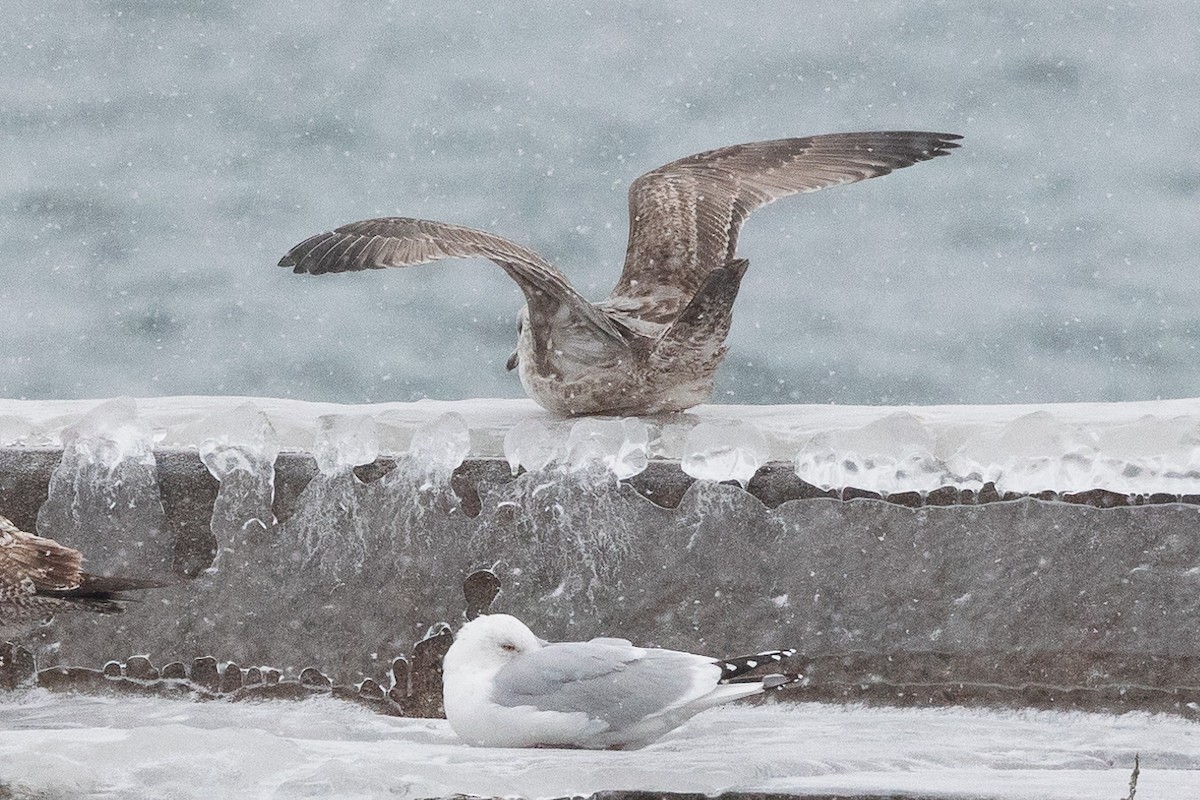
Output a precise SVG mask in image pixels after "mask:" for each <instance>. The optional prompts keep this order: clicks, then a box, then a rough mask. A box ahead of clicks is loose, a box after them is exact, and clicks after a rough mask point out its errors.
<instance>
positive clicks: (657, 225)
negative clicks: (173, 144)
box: [279, 131, 962, 415]
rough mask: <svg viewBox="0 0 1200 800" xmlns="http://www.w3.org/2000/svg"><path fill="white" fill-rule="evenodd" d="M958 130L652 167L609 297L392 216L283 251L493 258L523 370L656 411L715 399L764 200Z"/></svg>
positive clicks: (565, 397) (526, 376) (482, 245)
mask: <svg viewBox="0 0 1200 800" xmlns="http://www.w3.org/2000/svg"><path fill="white" fill-rule="evenodd" d="M960 138H962V137H960V136H957V135H955V134H949V133H927V132H922V131H883V132H873V133H834V134H828V135H824V136H809V137H804V138H795V139H776V140H772V141H765V142H751V143H749V144H739V145H733V146H731V147H722V148H720V149H717V150H709V151H707V152H703V153H698V154H696V155H692V156H688V157H686V158H681V159H679V160H678V161H672V162H671V163H669V164H666V165H664V166H661V167H659V168H658V169H655V170H651V171H650V172H647V173H646V174H645V175H642V176H641V177H640V178H638V179H637V180H635V181H634V182H633V184H632V185H631V186H630V187H629V244H628V247H627V248H626V251H625V267H624V269H623V270H622V272H621V278H620V280H619V281H617V285H616V287H615V288H614V289H613V290H612V292H611V294H609V296H608V297H607V298H606V299H604V300H601V301H600V302H598V303H592V302H589V301H588V300H586V299H585V298H584V297H583V295H581V294H580V293H579V292H578V291H576V290H575V289H574V288H573V287H572V286H571V284H570V283H569V282H568V281H567V278H566V276H565V275H564V274H563V273H562V272H560V271H559V270H558V269H556V268H555V267H554V266H552V265H551V264H550V263H549V262H548V261H546V260H545V259H544V258H542V257H541V256H540V255H538V254H537V253H535V252H533V251H532V250H530V249H528V248H526V247H522V246H521V245H519V244H515V243H513V242H510V241H508V240H507V239H504V238H501V237H500V236H497V235H495V234H492V233H486V232H484V231H479V230H475V229H473V228H467V227H463V226H461V225H451V224H448V223H444V222H431V221H429V220H421V219H410V218H407V217H384V218H380V219H368V220H363V221H361V222H353V223H350V224H349V225H343V226H342V227H340V228H338V229H336V230H333V231H330V232H328V233H322V234H319V235H317V236H313V237H311V238H309V239H306V240H305V241H303V242H301V243H300V244H298V245H296V246H295V247H293V248H292V249H291V250H290V251H289V252H288V253H287V255H285V256H284V257H283V258H282V259H281V260H280V262H279V265H280V266H282V267H291V268H292V269H293V270H294V271H295V272H298V273H308V274H311V275H321V274H324V273H327V272H348V271H354V270H364V269H382V268H384V267H409V266H414V265H417V264H425V263H428V262H430V261H437V260H440V259H443V258H475V257H479V258H486V259H490V260H491V261H494V262H495V263H496V264H497V265H499V266H500V268H501V269H503V270H504V271H505V272H506V273H507V274H508V276H509V277H510V278H512V279H513V280H514V281H516V282H517V285H518V286H520V287H521V291H522V293H523V294H524V295H525V307H524V308H522V309H521V311H520V314H519V315H518V321H517V348H516V351H515V352H514V353H513V354H512V356H511V357H510V358H509V359H508V368H509V369H510V370H511V369H514V368H516V369H518V374H519V375H520V378H521V384H522V385H523V386H524V387H525V391H526V392H528V393H529V396H530V397H532V398H533V399H534V400H536V401H537V402H538V403H540V404H541V405H542V406H543V407H545V408H547V409H549V410H550V411H553V412H555V413H558V414H564V415H579V414H612V415H632V414H654V413H658V412H663V411H682V410H684V409H687V408H691V407H692V406H694V405H697V404H699V403H702V402H704V401H705V400H707V399H708V397H709V396H710V395H711V394H712V391H713V375H714V373H715V372H716V370H717V367H718V366H720V364H721V361H722V359H723V358H724V357H725V337H726V336H727V335H728V334H729V326H730V323H731V321H732V310H733V302H734V300H735V299H736V298H737V293H738V288H739V287H740V285H741V281H742V275H743V274H745V272H746V267H747V265H748V263H749V262H748V261H747V260H746V259H744V258H739V257H738V256H737V241H738V234H739V232H740V231H741V228H742V223H743V222H745V221H746V217H748V216H749V215H750V213H751V212H752V211H754V210H755V209H757V208H761V207H762V206H765V205H767V204H768V203H771V202H774V201H775V200H778V199H780V198H781V197H787V196H789V195H793V194H798V193H801V192H815V191H817V190H818V189H824V188H827V187H830V186H837V185H839V184H843V183H854V182H856V181H861V180H865V179H867V178H875V177H878V176H880V175H886V174H888V173H889V172H891V171H893V170H896V169H900V168H901V167H907V166H910V165H912V164H916V163H917V162H919V161H928V160H929V159H931V158H936V157H938V156H944V155H947V154H949V152H950V151H951V150H952V149H953V148H956V147H958V144H956V140H958V139H960Z"/></svg>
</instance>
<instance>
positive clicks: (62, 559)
mask: <svg viewBox="0 0 1200 800" xmlns="http://www.w3.org/2000/svg"><path fill="white" fill-rule="evenodd" d="M82 561H83V557H82V556H81V555H80V554H79V551H78V550H74V549H72V548H70V547H66V546H64V545H61V544H59V543H58V542H56V541H54V540H53V539H46V538H43V537H41V536H35V535H34V534H32V533H26V532H24V531H22V530H20V529H19V528H17V526H16V525H14V524H12V522H10V521H9V520H8V519H7V518H5V517H0V585H8V586H18V585H23V586H26V587H29V588H31V589H32V592H30V593H33V592H37V593H41V592H47V591H69V590H72V589H75V588H77V587H78V586H79V584H80V582H81V580H82V574H81V572H80V567H81V564H82Z"/></svg>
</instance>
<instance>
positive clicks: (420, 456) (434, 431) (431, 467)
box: [408, 411, 471, 473]
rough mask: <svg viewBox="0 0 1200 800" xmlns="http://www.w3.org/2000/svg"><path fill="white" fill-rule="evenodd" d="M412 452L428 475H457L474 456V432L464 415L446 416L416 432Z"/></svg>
mask: <svg viewBox="0 0 1200 800" xmlns="http://www.w3.org/2000/svg"><path fill="white" fill-rule="evenodd" d="M408 452H409V455H411V456H412V458H413V460H414V461H415V462H416V464H417V465H418V466H420V467H423V468H424V469H425V470H426V471H427V472H440V473H450V472H453V471H454V470H456V469H458V467H459V466H460V465H461V464H462V463H463V461H465V460H466V458H467V454H468V453H470V452H471V430H470V428H468V427H467V421H466V420H465V419H463V416H462V414H459V413H456V412H453V411H452V412H450V413H449V414H442V415H441V416H439V417H436V418H434V419H432V420H430V421H429V422H425V423H422V424H421V425H420V426H419V427H418V428H417V429H416V431H415V432H414V433H413V438H412V444H410V445H409V448H408Z"/></svg>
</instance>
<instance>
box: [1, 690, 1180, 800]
mask: <svg viewBox="0 0 1200 800" xmlns="http://www.w3.org/2000/svg"><path fill="white" fill-rule="evenodd" d="M1135 753H1137V754H1140V757H1141V769H1142V771H1141V777H1140V779H1139V782H1138V797H1145V798H1153V799H1154V800H1194V798H1195V797H1197V796H1200V726H1198V725H1197V724H1196V723H1194V722H1189V721H1187V720H1183V719H1179V718H1175V717H1167V716H1153V715H1147V714H1126V715H1123V716H1110V715H1102V714H1085V713H1059V712H1047V711H1036V712H1035V711H976V710H963V709H941V710H903V709H891V708H864V707H855V706H851V707H839V706H825V705H816V704H807V705H785V704H777V705H771V706H760V707H746V706H739V707H726V708H721V709H715V710H711V711H707V712H705V713H703V714H701V715H700V716H698V717H695V718H694V719H693V720H692V721H691V722H689V723H688V724H687V725H685V726H684V727H683V728H680V729H679V730H677V731H675V732H673V733H671V734H669V735H668V736H666V737H665V738H664V739H662V740H660V741H659V742H657V743H655V744H653V745H650V746H649V747H647V748H645V749H643V750H638V751H630V752H613V751H596V752H592V751H579V750H500V749H488V748H472V747H468V746H466V745H463V744H461V743H460V742H459V741H458V740H457V739H456V737H455V736H454V734H453V732H451V730H450V728H449V726H448V725H447V724H446V723H445V721H444V720H420V719H397V718H390V717H381V716H376V715H375V714H373V713H371V712H370V711H367V710H365V709H361V708H358V707H356V706H352V705H348V704H345V703H341V702H338V701H334V700H331V699H328V698H322V699H311V700H307V701H303V702H270V701H268V702H261V703H253V704H251V703H226V702H210V703H193V702H186V701H180V700H166V699H144V698H136V699H135V698H121V699H101V698H92V697H65V696H59V695H50V694H47V693H44V692H41V691H33V692H29V693H27V694H23V695H9V696H0V785H4V784H5V783H7V784H9V786H10V788H12V789H15V790H16V791H17V794H18V796H21V792H23V791H27V792H29V793H31V794H35V796H40V795H36V793H38V792H46V793H52V794H53V796H55V797H75V796H91V797H172V798H188V797H203V798H209V797H219V796H231V797H232V796H236V797H245V798H257V797H278V798H290V797H315V796H322V797H324V796H336V797H373V796H388V797H401V798H403V797H408V798H419V797H437V796H446V795H451V794H456V793H465V794H475V795H485V796H493V795H502V796H515V795H519V796H522V797H529V798H539V797H562V796H568V795H571V794H587V793H590V792H594V791H598V790H601V789H615V788H620V789H648V790H674V791H689V792H705V793H718V792H721V791H726V790H740V791H771V792H791V793H805V792H829V793H836V792H841V793H852V792H873V793H887V792H905V793H912V794H919V795H923V796H939V797H940V796H945V797H956V796H964V797H966V796H969V797H989V798H990V797H996V798H1014V799H1015V798H1038V799H1039V800H1045V799H1048V798H1054V799H1056V800H1057V799H1059V798H1061V799H1062V800H1066V799H1067V798H1071V799H1072V800H1074V799H1075V798H1078V799H1079V800H1084V799H1085V798H1086V800H1096V798H1117V797H1124V796H1125V795H1126V793H1127V786H1128V782H1129V776H1130V772H1131V770H1132V767H1133V759H1134V754H1135Z"/></svg>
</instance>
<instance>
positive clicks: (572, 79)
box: [0, 0, 1200, 403]
mask: <svg viewBox="0 0 1200 800" xmlns="http://www.w3.org/2000/svg"><path fill="white" fill-rule="evenodd" d="M232 6H233V4H206V3H192V2H186V3H185V2H167V1H166V0H162V1H160V2H154V3H145V2H113V1H110V2H103V1H88V2H85V1H84V0H74V1H68V0H56V1H55V2H50V1H48V0H38V1H37V2H34V1H33V0H7V1H6V3H5V26H4V28H3V30H0V176H2V177H0V309H2V312H3V317H0V319H2V320H3V325H2V333H0V395H4V396H10V397H30V398H53V397H88V396H106V395H115V394H134V395H166V394H190V393H207V394H224V393H228V394H252V395H277V396H291V397H305V398H310V399H323V400H337V401H347V402H359V401H368V400H389V399H395V400H408V399H414V398H418V397H424V396H430V397H438V398H460V397H477V396H492V395H496V396H509V397H515V396H520V395H521V388H520V386H519V384H518V382H517V381H516V379H515V377H514V376H512V375H508V374H506V373H505V372H504V370H503V362H504V360H505V358H506V357H507V355H508V353H509V351H510V349H511V346H512V343H513V340H514V338H515V335H514V331H513V323H512V320H513V317H514V315H515V313H516V310H517V309H518V307H519V306H520V304H521V300H520V296H519V293H518V292H517V291H516V289H515V287H513V286H512V285H511V284H510V283H509V282H508V281H507V279H506V278H505V277H504V276H503V274H502V273H500V271H499V270H497V269H495V268H494V267H493V266H492V265H490V264H488V263H486V262H471V263H468V262H452V263H448V264H444V265H438V266H430V267H425V268H422V269H416V270H409V271H406V272H388V273H371V274H356V275H343V276H330V277H326V278H302V277H300V276H293V275H291V274H290V273H288V272H287V271H285V270H282V269H278V268H276V267H275V266H274V264H275V262H276V261H277V260H278V258H279V256H280V255H281V254H282V253H283V252H284V251H286V249H287V248H288V247H289V246H290V245H292V244H293V243H295V242H297V241H299V240H300V239H302V238H304V237H305V236H307V235H309V234H312V233H316V232H319V231H321V230H325V229H327V228H330V227H332V226H334V225H337V224H340V223H343V222H348V221H351V220H355V219H359V218H363V217H367V216H371V215H378V214H403V215H408V216H420V217H428V218H433V219H444V220H447V221H453V222H458V223H464V224H469V225H475V226H479V227H484V228H487V229H490V230H494V231H496V232H498V233H500V234H502V235H505V236H508V237H510V238H512V239H514V240H516V241H518V242H523V243H527V244H529V245H531V246H533V247H535V248H537V249H539V250H540V251H542V252H543V253H544V254H545V255H546V256H547V257H548V258H550V259H551V260H552V261H554V262H555V263H557V264H559V265H560V266H561V267H562V268H563V269H564V270H565V271H567V272H568V274H569V275H570V276H571V277H572V278H573V279H574V280H575V281H576V283H577V284H578V285H579V286H580V287H581V289H582V290H583V291H584V293H585V294H587V295H588V296H590V297H592V298H599V297H602V296H603V295H604V294H606V293H607V291H608V289H609V288H610V287H611V285H612V283H613V281H614V280H615V278H616V275H617V274H618V272H619V270H620V260H621V258H622V256H623V253H624V237H625V227H626V225H625V218H626V211H625V205H624V202H625V190H626V187H627V186H628V184H629V182H630V181H631V180H632V179H633V178H635V177H636V176H637V175H638V174H640V173H642V172H644V171H646V170H647V169H650V168H652V167H654V166H657V165H659V164H661V163H664V162H666V161H668V160H670V159H673V158H676V157H679V156H682V155H685V154H687V153H691V152H695V151H698V150H702V149H707V148H710V147H714V146H719V145H723V144H729V143H733V142H738V141H746V140H752V139H761V138H773V137H779V136H789V135H803V134H809V133H819V132H827V131H836V130H856V129H878V128H928V129H933V130H946V131H955V132H959V133H962V134H964V135H965V136H966V137H967V138H966V140H965V142H964V145H965V146H964V148H963V149H962V150H961V151H958V152H957V153H955V154H954V155H953V156H952V157H951V158H947V159H939V160H938V161H936V162H934V163H931V164H923V165H919V166H917V167H914V168H913V169H910V170H905V171H903V172H901V173H898V174H896V175H893V176H889V177H887V178H884V179H882V180H878V181H872V182H869V183H867V184H862V185H859V186H854V187H848V188H842V189H838V190H833V191H829V192H824V193H821V194H818V195H815V196H809V197H804V198H795V199H792V200H789V201H784V202H783V203H780V204H778V205H776V206H773V207H771V208H770V209H768V210H765V211H762V212H759V213H758V214H757V215H755V217H754V218H753V219H752V220H751V221H750V223H749V225H748V226H747V228H746V231H745V235H744V236H743V239H742V245H741V252H742V254H743V255H745V256H748V257H749V258H750V259H751V262H752V267H751V271H750V273H749V274H748V276H747V279H746V282H745V284H744V288H743V291H742V296H741V298H740V299H739V301H738V306H737V319H736V321H735V326H734V330H733V333H732V335H731V337H730V342H731V346H732V350H731V354H730V357H729V360H728V362H727V365H726V367H725V369H724V371H723V372H722V373H721V375H720V380H719V383H718V396H717V397H716V398H714V399H716V400H719V401H723V402H749V403H768V402H797V401H798V402H827V401H828V402H837V403H880V402H887V403H904V402H915V403H950V402H973V403H982V402H1022V401H1056V400H1124V399H1150V398H1154V397H1158V396H1164V397H1165V396H1195V395H1198V394H1200V378H1197V374H1196V370H1195V364H1196V357H1197V343H1198V342H1200V282H1198V281H1196V279H1195V272H1196V267H1197V253H1200V226H1198V225H1197V224H1196V220H1197V216H1196V214H1197V212H1196V207H1197V199H1198V196H1200V104H1197V103H1196V102H1195V100H1194V93H1195V90H1196V87H1197V86H1198V85H1200V81H1198V80H1197V78H1198V77H1200V44H1198V42H1200V5H1197V4H1195V3H1192V2H1190V0H1178V1H1177V2H1164V3H1155V4H1143V5H1133V4H1125V3H1115V4H1111V6H1107V7H1106V6H1102V5H1100V4H1094V3H1054V4H1049V3H1043V2H1041V0H1029V2H1024V3H1017V2H1012V3H986V4H965V5H964V4H950V3H946V4H924V5H921V6H919V7H917V6H913V5H912V4H909V3H901V2H897V3H838V4H796V3H791V2H776V3H759V4H754V5H753V6H751V7H742V6H741V5H739V4H729V3H725V2H706V3H702V4H696V3H682V2H680V3H672V2H654V3H630V4H625V5H619V4H615V3H603V4H601V3H597V4H592V5H584V4H576V3H561V4H554V3H537V2H511V3H504V4H498V3H438V4H435V5H433V6H430V5H427V4H415V3H413V4H406V3H393V4H386V3H381V2H374V3H362V2H358V3H341V2H339V3H333V2H315V3H299V2H267V1H265V0H261V1H258V2H255V1H253V0H251V1H250V2H244V3H239V4H237V5H236V8H233V7H232Z"/></svg>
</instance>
